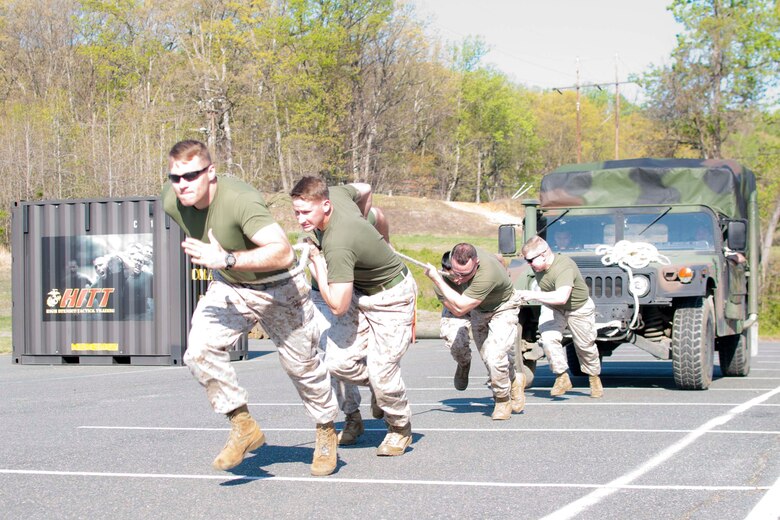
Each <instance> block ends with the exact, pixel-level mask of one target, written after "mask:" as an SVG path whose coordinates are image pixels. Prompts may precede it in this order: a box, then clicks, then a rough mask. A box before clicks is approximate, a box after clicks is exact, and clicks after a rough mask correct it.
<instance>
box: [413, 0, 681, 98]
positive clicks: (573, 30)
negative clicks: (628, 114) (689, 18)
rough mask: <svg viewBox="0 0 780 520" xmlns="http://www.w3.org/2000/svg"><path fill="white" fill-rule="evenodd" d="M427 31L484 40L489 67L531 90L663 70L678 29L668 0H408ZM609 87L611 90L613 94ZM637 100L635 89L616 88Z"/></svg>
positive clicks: (451, 37)
mask: <svg viewBox="0 0 780 520" xmlns="http://www.w3.org/2000/svg"><path fill="white" fill-rule="evenodd" d="M409 2H410V3H412V4H414V5H415V7H416V11H417V17H418V19H420V20H423V21H425V20H427V21H429V23H430V27H429V31H430V32H431V33H432V34H433V35H435V36H438V37H439V38H441V39H442V40H445V41H450V42H460V41H462V40H463V38H464V37H466V36H478V35H479V36H481V37H482V39H483V40H484V41H485V43H486V44H487V45H488V47H489V48H490V49H491V51H490V52H489V53H488V54H487V56H486V57H485V58H484V59H483V64H488V63H489V64H492V65H493V66H495V67H496V68H497V69H498V70H501V71H502V72H504V73H505V74H507V76H508V77H509V78H510V79H512V80H513V81H515V82H517V83H520V84H522V85H526V86H528V87H541V88H555V87H571V86H574V85H576V84H577V68H578V66H579V83H580V84H581V85H584V84H588V83H613V84H614V83H615V79H616V77H617V78H618V79H619V81H627V80H628V77H629V75H630V74H639V73H642V72H645V71H646V70H647V69H648V68H649V67H650V66H651V65H656V66H659V65H665V64H669V62H670V58H669V57H670V55H671V52H672V50H673V49H674V47H675V45H676V35H677V33H679V32H681V31H682V26H681V25H679V24H678V23H677V22H675V20H674V17H673V16H672V13H671V12H669V11H667V10H666V7H667V6H668V5H669V4H670V3H671V0H409ZM613 88H614V87H613ZM620 92H621V94H623V95H624V96H625V97H626V98H627V99H628V100H630V101H640V100H641V91H640V89H639V88H638V87H637V86H636V85H633V84H622V85H620Z"/></svg>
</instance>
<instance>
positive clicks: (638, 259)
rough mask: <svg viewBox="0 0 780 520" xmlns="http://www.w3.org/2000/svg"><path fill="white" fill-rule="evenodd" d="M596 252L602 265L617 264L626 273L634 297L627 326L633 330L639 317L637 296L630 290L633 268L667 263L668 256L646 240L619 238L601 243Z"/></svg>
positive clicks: (632, 282)
mask: <svg viewBox="0 0 780 520" xmlns="http://www.w3.org/2000/svg"><path fill="white" fill-rule="evenodd" d="M596 254H597V255H601V263H602V264H604V265H615V264H617V265H618V266H619V267H620V268H621V269H623V270H624V271H626V272H627V273H628V286H629V291H628V292H629V293H630V294H631V296H633V298H634V317H633V319H632V320H631V323H630V324H629V325H628V328H629V329H631V330H633V329H634V328H635V327H636V322H637V320H638V319H639V296H637V295H636V294H635V293H634V291H632V290H630V288H631V287H633V286H634V271H633V270H634V269H642V268H643V267H647V266H648V265H649V264H650V262H658V263H659V264H662V265H669V264H670V263H671V262H670V261H669V258H667V257H666V256H664V255H662V254H661V253H659V252H658V250H657V249H656V248H655V246H654V245H653V244H649V243H647V242H631V241H629V240H621V241H619V242H618V243H616V244H615V245H614V246H607V245H601V246H598V247H596Z"/></svg>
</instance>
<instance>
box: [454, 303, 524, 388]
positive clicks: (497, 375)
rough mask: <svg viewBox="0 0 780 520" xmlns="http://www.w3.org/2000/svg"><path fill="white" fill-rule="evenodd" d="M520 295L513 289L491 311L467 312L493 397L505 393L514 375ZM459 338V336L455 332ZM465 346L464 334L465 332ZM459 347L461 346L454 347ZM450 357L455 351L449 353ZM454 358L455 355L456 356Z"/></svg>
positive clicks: (475, 310) (466, 337) (459, 348)
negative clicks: (509, 295) (508, 297)
mask: <svg viewBox="0 0 780 520" xmlns="http://www.w3.org/2000/svg"><path fill="white" fill-rule="evenodd" d="M519 307H520V298H519V295H518V293H517V292H514V293H513V294H512V297H511V298H510V299H509V300H507V301H505V302H504V303H502V304H501V306H499V307H498V309H496V310H495V311H493V312H481V311H479V310H477V309H472V310H471V312H469V322H470V324H471V334H472V336H474V343H475V344H476V345H477V352H479V355H480V357H481V358H482V362H483V363H484V364H485V368H487V371H488V377H489V378H490V387H491V389H492V390H493V396H494V397H499V398H502V397H509V390H510V388H511V386H512V381H514V379H515V341H517V322H518V318H517V316H518V309H519ZM458 337H459V338H460V337H462V336H458ZM465 340H466V348H468V335H466V336H465ZM455 348H456V349H458V350H461V349H462V348H463V347H461V346H460V345H458V346H457V347H455ZM453 357H455V355H454V354H453ZM456 361H457V358H456Z"/></svg>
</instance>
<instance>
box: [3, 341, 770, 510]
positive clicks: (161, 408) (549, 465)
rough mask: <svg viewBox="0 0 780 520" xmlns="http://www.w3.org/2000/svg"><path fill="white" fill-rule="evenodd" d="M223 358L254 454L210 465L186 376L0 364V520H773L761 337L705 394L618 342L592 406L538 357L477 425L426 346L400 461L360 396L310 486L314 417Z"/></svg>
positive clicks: (259, 370) (277, 386)
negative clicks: (252, 420) (508, 406)
mask: <svg viewBox="0 0 780 520" xmlns="http://www.w3.org/2000/svg"><path fill="white" fill-rule="evenodd" d="M475 355H476V353H475ZM234 366H235V368H236V370H237V371H238V374H239V379H240V381H241V383H242V384H243V385H244V386H245V387H246V388H247V389H248V391H249V396H250V404H249V407H250V410H251V411H252V413H253V415H254V416H255V417H256V418H257V419H258V421H259V423H260V425H261V427H262V428H263V429H264V430H265V432H266V437H267V443H268V444H266V445H265V446H264V447H262V448H260V449H258V450H257V451H255V452H254V453H253V454H251V456H249V457H248V458H247V459H246V460H245V461H244V462H243V463H242V464H241V465H239V466H238V467H236V468H235V469H233V470H232V471H229V472H221V471H217V470H214V469H212V468H211V460H212V459H213V458H214V456H215V455H216V454H217V453H218V452H219V450H220V449H221V447H222V445H223V444H224V442H225V439H226V438H227V435H228V432H229V425H228V423H227V421H226V420H225V418H224V417H223V416H219V415H217V414H215V413H213V412H212V411H211V408H210V406H209V404H208V402H207V400H206V397H205V392H204V391H203V389H202V388H201V387H200V386H199V385H198V384H197V383H196V382H195V381H194V379H193V378H192V377H191V375H190V373H189V371H188V370H187V369H186V368H184V367H167V366H165V367H162V366H161V367H148V366H128V365H116V366H88V365H62V366H39V365H15V364H12V357H11V356H0V431H2V434H3V435H2V438H3V442H2V445H1V446H0V517H2V518H11V519H16V518H20V519H21V518H24V519H39V518H40V519H44V518H45V519H60V518H67V519H73V518H85V519H86V518H89V519H95V518H101V519H102V518H110V519H112V520H121V519H157V518H166V519H171V518H196V519H199V518H204V519H205V518H208V519H221V518H230V519H237V520H238V519H261V518H358V519H363V518H365V519H368V518H371V519H383V518H386V519H393V520H398V519H407V518H409V519H412V518H415V519H418V518H426V519H427V518H500V517H509V515H511V518H513V519H539V518H555V519H563V518H578V519H597V518H598V519H613V518H614V519H626V518H630V519H632V520H641V519H652V520H659V519H720V518H724V519H725V518H728V519H732V518H749V519H751V520H756V519H762V520H763V519H773V520H777V518H778V517H780V505H779V504H780V343H775V342H762V343H761V345H760V349H759V355H758V356H757V357H754V358H753V359H752V370H751V372H750V375H749V376H748V377H745V378H724V377H721V375H720V370H719V368H718V367H717V366H716V368H715V380H714V381H713V383H712V386H711V387H710V389H709V390H707V391H679V390H676V389H675V388H674V381H673V378H672V367H671V362H669V361H657V360H654V359H653V358H652V357H651V356H650V355H648V354H646V353H644V352H642V351H640V350H638V349H636V348H634V347H631V346H624V347H621V348H619V349H618V350H617V351H615V354H614V355H613V356H612V357H610V358H605V360H604V370H603V375H602V378H603V382H604V387H605V395H604V397H603V398H602V399H591V398H590V397H589V396H588V389H587V379H586V378H573V381H574V385H575V388H574V389H573V390H572V391H570V392H569V393H567V394H566V395H565V396H563V397H561V398H551V397H550V393H549V390H550V387H551V386H552V381H553V377H552V375H551V374H550V371H549V369H548V367H547V365H546V364H545V363H541V364H540V366H539V367H538V369H537V374H536V379H535V381H534V385H533V387H532V388H529V389H528V390H527V392H526V395H527V399H528V402H527V405H526V409H525V411H524V412H523V413H520V414H514V415H513V416H512V418H511V419H510V420H508V421H492V420H491V419H490V412H491V411H492V399H491V396H490V392H489V390H488V389H487V387H486V386H485V380H486V372H485V369H484V367H483V366H482V364H481V363H479V362H478V361H476V362H475V363H472V373H471V377H470V384H469V387H468V389H467V390H465V391H463V392H458V391H456V390H455V389H454V388H453V386H452V375H453V373H454V369H455V365H454V362H453V361H452V359H451V358H450V355H449V353H448V352H447V351H446V350H445V349H444V346H443V343H442V341H441V340H436V339H425V340H420V341H419V342H418V343H416V344H414V345H413V346H412V347H411V348H410V350H409V352H408V353H407V354H406V356H405V357H404V360H403V368H402V370H403V377H404V380H405V381H406V385H407V387H408V394H409V399H410V402H411V406H412V412H413V420H412V429H413V432H414V441H413V444H412V445H411V447H410V449H409V450H408V451H407V453H405V454H404V455H403V456H400V457H377V456H376V454H375V450H376V447H377V446H378V445H379V443H380V442H381V440H382V438H383V437H384V433H385V431H386V430H385V426H384V423H383V422H382V421H378V420H374V419H372V418H371V414H370V408H369V406H368V405H369V399H368V398H367V396H368V393H367V392H365V391H364V393H363V396H364V404H363V407H362V408H361V410H362V412H363V417H364V419H366V427H367V431H366V433H365V434H364V435H363V436H362V438H361V439H360V443H359V444H357V445H355V446H351V447H342V448H340V450H339V466H338V469H337V471H336V473H334V474H333V475H331V476H328V477H312V476H310V474H309V464H310V463H311V457H312V452H313V445H314V424H313V421H312V420H311V419H310V418H309V417H308V416H307V415H306V412H305V411H304V408H303V406H302V405H301V403H300V400H299V398H298V396H297V394H296V392H295V390H294V388H293V386H292V383H291V382H290V381H289V379H288V378H287V376H286V375H285V374H284V373H283V371H282V369H281V367H280V365H279V361H278V356H277V353H276V351H275V349H274V348H273V345H272V344H271V343H270V342H268V341H267V340H252V341H250V356H249V359H248V360H244V361H237V362H234ZM339 421H343V416H341V417H339ZM342 425H343V423H342V422H339V423H338V424H337V426H338V427H341V426H342Z"/></svg>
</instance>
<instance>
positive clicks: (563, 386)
mask: <svg viewBox="0 0 780 520" xmlns="http://www.w3.org/2000/svg"><path fill="white" fill-rule="evenodd" d="M571 389H572V386H571V379H569V373H568V372H564V373H563V374H559V375H558V377H556V378H555V384H554V385H553V387H552V390H550V395H551V396H553V397H558V396H560V395H563V394H565V393H566V392H567V391H569V390H571Z"/></svg>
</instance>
